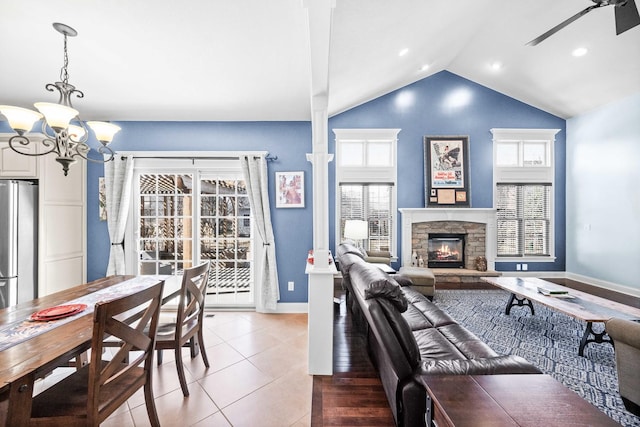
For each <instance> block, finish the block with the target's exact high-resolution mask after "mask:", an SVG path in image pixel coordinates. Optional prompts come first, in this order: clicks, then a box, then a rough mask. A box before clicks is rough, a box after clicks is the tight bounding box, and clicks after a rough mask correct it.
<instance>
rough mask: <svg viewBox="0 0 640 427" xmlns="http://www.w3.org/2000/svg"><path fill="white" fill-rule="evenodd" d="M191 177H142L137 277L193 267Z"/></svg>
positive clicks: (145, 175)
mask: <svg viewBox="0 0 640 427" xmlns="http://www.w3.org/2000/svg"><path fill="white" fill-rule="evenodd" d="M192 182H193V178H192V176H191V175H188V174H187V175H179V174H142V175H140V176H139V178H138V188H139V191H140V200H139V209H140V211H139V212H140V220H139V229H138V235H139V236H140V239H139V248H138V250H139V264H138V271H139V272H140V274H179V273H180V271H182V269H183V268H185V267H191V266H192V257H193V254H192V252H193V243H192V241H193V228H192V227H193V225H192V224H193V216H192V213H191V212H192V210H193V209H192V203H193V200H192V195H191V193H192Z"/></svg>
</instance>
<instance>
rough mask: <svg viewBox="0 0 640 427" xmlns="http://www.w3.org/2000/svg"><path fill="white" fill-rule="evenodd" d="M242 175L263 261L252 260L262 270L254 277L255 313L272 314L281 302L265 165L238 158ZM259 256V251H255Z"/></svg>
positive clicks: (248, 157) (265, 162)
mask: <svg viewBox="0 0 640 427" xmlns="http://www.w3.org/2000/svg"><path fill="white" fill-rule="evenodd" d="M240 164H241V166H242V173H243V174H244V179H245V182H246V184H247V193H248V194H249V201H250V203H251V208H252V212H253V217H254V218H255V228H256V229H257V230H258V235H259V239H258V238H256V239H254V242H255V244H256V245H259V244H262V245H263V246H264V249H265V250H264V251H262V259H261V260H257V259H256V260H255V261H256V265H258V266H261V271H259V274H258V275H257V277H258V278H259V279H261V280H258V283H257V286H256V310H257V311H266V310H275V309H276V303H277V302H278V300H279V299H280V287H279V285H278V267H277V264H276V247H275V241H274V238H273V227H272V225H271V211H270V210H269V188H268V178H267V161H266V160H265V158H264V157H259V158H256V157H255V156H240ZM258 252H260V251H258Z"/></svg>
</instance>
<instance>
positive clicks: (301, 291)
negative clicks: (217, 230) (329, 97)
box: [87, 122, 312, 302]
mask: <svg viewBox="0 0 640 427" xmlns="http://www.w3.org/2000/svg"><path fill="white" fill-rule="evenodd" d="M117 124H118V125H119V126H121V127H122V131H120V133H119V134H118V135H116V138H115V141H114V143H113V145H112V148H113V149H114V150H115V151H143V150H148V151H158V150H163V151H183V150H184V151H234V150H240V151H264V150H266V151H269V153H270V154H271V155H274V156H278V159H277V160H276V161H274V162H269V163H268V167H269V181H270V182H269V195H270V200H271V203H272V204H271V215H272V221H273V228H274V235H275V240H276V248H277V253H276V258H277V261H278V273H279V279H280V296H281V298H280V302H306V301H307V286H306V283H307V277H306V275H305V274H304V266H305V262H306V258H307V251H308V250H309V249H310V248H311V246H312V229H311V223H312V211H311V195H310V191H311V164H310V163H309V162H307V161H306V157H305V153H308V152H311V124H310V123H306V122H287V123H280V122H259V123H257V122H255V123H254V122H215V123H211V122H207V123H205V122H193V123H187V122H118V123H117ZM300 170H302V171H305V176H306V177H307V179H306V180H305V190H306V191H305V195H306V202H305V208H304V209H276V208H275V201H274V200H275V199H274V194H275V187H274V182H273V176H274V175H273V174H274V172H276V171H300ZM100 176H104V167H103V165H102V164H95V163H89V164H88V168H87V260H88V262H87V278H88V280H94V279H97V278H99V277H104V274H105V273H106V270H107V262H108V258H109V236H108V233H107V223H106V222H105V221H100V220H99V219H98V218H99V215H98V177H100ZM287 281H294V282H295V283H296V287H295V291H292V292H290V291H287Z"/></svg>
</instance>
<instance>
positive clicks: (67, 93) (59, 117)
mask: <svg viewBox="0 0 640 427" xmlns="http://www.w3.org/2000/svg"><path fill="white" fill-rule="evenodd" d="M53 28H55V29H56V31H58V32H59V33H60V34H62V35H63V36H64V65H63V66H62V69H61V70H60V80H61V81H59V82H55V83H49V84H47V85H46V86H45V89H47V90H48V91H49V92H53V91H54V90H57V91H58V92H59V93H60V99H59V100H58V103H57V104H56V103H50V102H36V103H35V104H33V105H34V106H35V107H36V108H37V109H38V111H39V112H36V111H33V110H29V109H26V108H21V107H14V106H11V105H0V114H2V115H4V116H5V117H6V119H7V121H8V122H9V126H11V128H12V129H13V130H14V131H15V132H16V133H17V135H14V136H12V137H11V138H10V139H9V147H11V149H12V150H13V151H15V152H17V153H19V154H22V155H25V156H44V155H46V154H52V153H53V154H55V155H56V156H57V157H56V161H58V162H59V163H60V164H61V165H62V170H63V171H64V175H65V176H67V174H68V173H69V166H70V165H71V164H73V163H75V162H76V160H77V159H76V158H77V157H81V158H83V159H85V160H89V161H92V162H97V163H106V162H108V161H110V160H112V159H113V156H114V154H115V153H114V151H113V150H112V149H111V148H110V147H109V146H108V144H109V143H110V142H111V141H112V140H113V136H114V135H115V134H116V133H117V132H118V131H119V130H120V127H118V126H116V125H114V124H111V123H106V122H95V121H89V122H86V124H85V122H83V121H82V120H81V119H80V116H79V113H78V110H76V109H74V108H73V105H71V95H75V96H77V97H78V98H83V97H84V93H82V91H80V90H78V89H76V88H75V86H73V85H72V84H70V83H69V72H68V70H67V67H68V65H69V56H68V54H67V37H68V36H69V37H75V36H77V35H78V32H77V31H76V30H74V29H73V28H71V27H69V26H68V25H65V24H60V23H58V22H56V23H54V24H53ZM43 117H44V120H42V133H43V134H44V136H45V138H44V139H40V138H38V139H37V140H31V139H29V138H28V137H27V136H26V135H25V133H26V132H29V131H30V130H31V129H32V128H33V126H34V125H35V123H36V122H37V121H39V120H41V119H42V118H43ZM87 125H88V126H89V127H90V128H91V129H92V130H93V132H94V133H95V135H96V139H97V140H98V141H100V144H101V145H100V146H98V148H96V149H94V151H95V152H97V153H99V154H100V155H101V157H97V155H95V154H94V155H93V156H92V157H90V156H89V153H90V152H91V150H92V148H91V147H90V146H89V145H87V140H88V139H89V132H88V129H87ZM32 143H33V144H38V143H40V144H41V146H40V147H39V148H40V150H39V151H38V150H36V151H35V152H33V151H31V152H29V151H25V150H26V148H27V147H29V146H30V144H32Z"/></svg>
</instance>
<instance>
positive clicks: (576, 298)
mask: <svg viewBox="0 0 640 427" xmlns="http://www.w3.org/2000/svg"><path fill="white" fill-rule="evenodd" d="M480 279H481V280H482V281H484V282H487V283H491V284H492V285H494V286H497V287H499V288H501V289H504V290H506V291H508V292H510V293H511V296H510V297H509V301H508V302H507V306H506V308H505V314H507V315H508V314H509V313H510V312H511V308H512V307H514V306H520V307H529V309H530V310H531V314H535V310H534V308H533V303H532V301H535V302H538V303H540V304H542V305H545V306H547V307H549V308H552V309H554V310H557V311H560V312H561V313H564V314H566V315H568V316H571V317H574V318H576V319H578V320H582V321H584V322H587V326H586V328H585V331H584V334H583V335H582V339H581V340H580V347H579V349H578V354H579V355H580V356H582V355H584V348H585V346H586V345H587V344H589V343H590V342H595V343H604V342H608V343H612V341H611V338H609V337H608V336H607V334H606V331H605V330H604V328H603V330H602V332H596V331H594V329H593V323H594V322H595V323H598V322H600V323H604V322H606V321H607V320H609V319H611V318H612V317H619V318H622V319H629V320H638V319H640V309H638V308H635V307H631V306H629V305H625V304H620V303H617V302H615V301H611V300H608V299H605V298H601V297H598V296H595V295H591V294H588V293H586V292H581V291H578V290H576V289H571V288H567V287H565V286H561V285H557V284H555V283H551V282H548V281H546V280H542V279H537V278H534V277H527V278H520V277H481V278H480ZM539 288H544V289H548V290H551V291H559V292H567V294H559V295H556V296H553V295H544V294H542V293H540V292H539V291H538V289H539Z"/></svg>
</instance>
